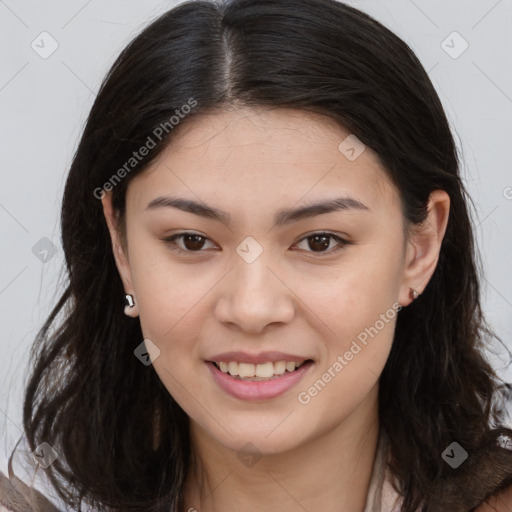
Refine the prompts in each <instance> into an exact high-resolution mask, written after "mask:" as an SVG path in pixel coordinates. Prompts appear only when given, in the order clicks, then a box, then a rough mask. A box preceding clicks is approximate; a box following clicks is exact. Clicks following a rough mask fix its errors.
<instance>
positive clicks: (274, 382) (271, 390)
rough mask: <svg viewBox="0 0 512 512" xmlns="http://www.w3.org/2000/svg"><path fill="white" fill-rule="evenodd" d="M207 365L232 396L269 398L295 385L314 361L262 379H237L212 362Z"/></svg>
mask: <svg viewBox="0 0 512 512" xmlns="http://www.w3.org/2000/svg"><path fill="white" fill-rule="evenodd" d="M207 365H208V368H209V369H210V371H211V372H212V375H213V378H214V379H215V381H216V382H217V384H218V385H219V386H220V387H221V388H222V389H223V390H224V391H225V392H226V393H229V394H230V395H231V396H234V397H235V398H240V399H241V400H268V399H270V398H275V397H276V396H279V395H282V394H283V393H286V391H288V390H289V389H291V388H292V387H293V386H295V385H296V384H297V383H298V382H299V381H300V380H301V379H302V377H304V375H305V374H306V372H308V371H309V369H310V368H311V367H312V366H313V361H307V362H306V363H304V364H303V365H302V366H300V367H299V368H297V369H296V370H295V371H293V372H285V373H283V375H282V376H280V377H277V378H274V379H270V380H260V381H244V380H240V379H235V378H233V377H232V376H231V375H229V374H228V373H224V372H223V371H221V370H219V369H218V368H217V367H216V366H215V365H214V364H213V363H212V362H207Z"/></svg>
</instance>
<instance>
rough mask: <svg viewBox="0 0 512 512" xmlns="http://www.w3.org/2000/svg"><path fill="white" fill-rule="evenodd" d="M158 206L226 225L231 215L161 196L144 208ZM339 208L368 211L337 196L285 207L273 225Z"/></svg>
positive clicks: (334, 210)
mask: <svg viewBox="0 0 512 512" xmlns="http://www.w3.org/2000/svg"><path fill="white" fill-rule="evenodd" d="M159 208H177V209H178V210H182V211H184V212H189V213H193V214H194V215H199V216H200V217H204V218H207V219H212V220H215V221H218V222H222V223H224V224H226V225H229V224H230V222H231V215H230V214H229V213H227V212H225V211H223V210H220V209H218V208H214V207H213V206H209V205H207V204H205V203H200V202H197V201H194V200H192V199H185V198H181V197H172V196H161V197H157V198H155V199H153V200H152V201H150V202H149V203H148V205H147V206H146V210H156V209H159ZM340 210H362V211H365V210H366V211H370V208H368V207H367V206H366V205H365V204H363V203H362V202H361V201H358V200H357V199H354V198H352V197H338V198H334V199H328V200H325V201H318V202H316V203H312V204H309V205H306V206H300V207H297V208H285V209H282V210H279V211H278V212H277V213H276V215H275V216H274V226H283V225H285V224H290V223H292V222H296V221H299V220H303V219H310V218H312V217H316V216H317V215H322V214H325V213H331V212H337V211H340Z"/></svg>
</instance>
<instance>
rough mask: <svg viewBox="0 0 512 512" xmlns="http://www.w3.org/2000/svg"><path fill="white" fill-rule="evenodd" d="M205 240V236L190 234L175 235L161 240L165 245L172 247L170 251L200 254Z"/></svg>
mask: <svg viewBox="0 0 512 512" xmlns="http://www.w3.org/2000/svg"><path fill="white" fill-rule="evenodd" d="M175 240H181V242H182V243H181V244H179V243H176V242H175ZM206 240H208V238H206V237H205V236H203V235H199V234H198V233H191V232H183V233H177V234H175V235H172V236H170V237H167V238H164V239H163V241H164V242H166V243H167V244H169V245H172V246H174V247H171V249H173V250H176V251H181V252H202V251H201V250H202V249H203V248H204V245H205V242H206Z"/></svg>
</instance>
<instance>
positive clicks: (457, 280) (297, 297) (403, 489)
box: [6, 0, 512, 512]
mask: <svg viewBox="0 0 512 512" xmlns="http://www.w3.org/2000/svg"><path fill="white" fill-rule="evenodd" d="M466 202H467V196H466V192H465V190H464V187H463V183H462V181H461V177H460V175H459V168H458V160H457V154H456V149H455V146H454V141H453V137H452V134H451V132H450V129H449V126H448V122H447V119H446V116H445V114H444V112H443V109H442V106H441V103H440V101H439V98H438V96H437V94H436V92H435V90H434V88H433V86H432V84H431V82H430V80H429V78H428V75H427V74H426V72H425V71H424V69H423V68H422V66H421V64H420V63H419V61H418V59H417V58H416V57H415V56H414V54H413V53H412V51H411V50H410V49H409V48H408V46H407V45H406V44H405V43H404V42H403V41H401V40H400V39H399V38H398V37H397V36H395V35H394V34H392V33H391V32H390V31H389V30H387V29H386V28H384V27H383V26H382V25H380V24H379V23H378V22H376V21H375V20H373V19H372V18H370V17H369V16H367V15H365V14H363V13H361V12H360V11H358V10H356V9H354V8H352V7H349V6H347V5H345V4H343V3H339V2H335V1H332V0H294V1H291V2H281V1H279V0H235V1H228V2H225V3H213V2H203V1H195V2H187V3H184V4H181V5H180V6H178V7H176V8H175V9H172V10H171V11H169V12H168V13H166V14H164V15H163V16H162V17H160V18H159V19H158V20H156V21H155V22H154V23H152V24H151V25H150V26H149V27H148V28H147V29H146V30H144V31H143V32H142V33H141V34H140V35H139V36H138V37H136V38H135V39H134V41H133V42H132V43H130V45H129V46H128V47H127V48H126V49H125V50H124V51H123V52H122V53H121V55H120V57H119V58H118V60H117V61H116V63H115V64H114V66H113V67H112V69H111V70H110V72H109V73H108V75H107V77H106V79H105V81H104V83H103V85H102V87H101V90H100V92H99V94H98V97H97V99H96V101H95V103H94V105H93V107H92V110H91V113H90V115H89V118H88V121H87V125H86V127H85V130H84V133H83V135H82V138H81V141H80V145H79V147H78V149H77V152H76V155H75V158H74V161H73V164H72V167H71V170H70V173H69V177H68V180H67V184H66V189H65V193H64V200H63V207H62V237H63V247H64V251H65V255H66V262H67V270H68V272H69V286H68V287H67V289H66V291H65V292H64V294H63V295H62V297H61V299H60V301H59V303H58V304H57V306H56V307H55V309H54V310H53V312H52V314H51V316H50V318H49V319H48V321H47V322H46V324H45V325H44V327H43V329H42V331H41V332H40V334H39V336H38V340H37V344H36V347H35V352H34V355H35V360H34V369H33V373H32V375H31V379H30V382H29V385H28V387H27V391H26V397H25V405H24V427H25V431H26V437H27V440H28V443H29V446H30V450H33V451H34V453H35V456H34V458H35V460H37V461H38V462H39V464H40V465H41V466H47V468H46V474H47V476H48V477H49V480H50V482H51V484H52V486H53V487H54V488H55V489H56V491H57V492H58V494H59V497H60V500H61V502H62V503H63V504H64V506H65V507H69V508H70V509H72V510H79V509H80V504H82V506H84V505H85V506H87V507H89V509H92V510H146V511H147V510H151V511H160V510H162V511H163V510H165V511H168V510H173V511H180V512H181V511H189V512H191V511H194V510H197V511H231V510H244V511H247V512H252V511H256V510H258V511H259V510H269V509H279V510H280V511H285V512H287V511H292V510H310V511H311V510H329V511H331V510H332V511H337V510H340V511H363V510H364V511H365V512H375V511H381V512H388V511H398V510H400V511H402V512H413V511H416V510H422V511H444V510H446V511H450V512H453V511H468V510H478V511H482V510H493V509H497V507H502V509H503V510H509V509H510V507H511V506H512V505H510V503H511V497H510V494H509V495H508V496H507V494H505V493H504V492H505V491H506V489H508V488H509V487H510V485H512V451H511V450H510V449H509V445H508V441H509V440H510V439H512V438H511V437H507V436H512V430H510V429H509V428H507V426H506V421H507V417H506V414H505V411H504V409H505V407H506V406H507V405H509V404H510V386H507V385H505V384H503V383H501V382H500V381H499V379H498V378H497V376H496V375H495V373H494V371H493V369H492V368H491V366H490V365H489V363H488V362H487V361H486V359H485V358H484V356H483V354H482V350H483V347H484V344H485V343H486V342H488V341H489V340H491V339H492V337H493V334H492V332H491V331H490V330H489V329H488V328H487V326H486V324H485V321H484V318H483V315H482V312H481V308H480V298H479V276H478V272H477V266H476V263H475V262H476V255H475V249H474V242H473V234H472V230H471V224H470V220H469V215H468V208H467V204H466ZM44 443H46V444H44ZM38 457H39V459H38ZM6 486H7V484H6ZM12 492H13V495H16V496H18V497H19V495H20V494H21V495H23V491H22V490H20V487H16V489H15V490H13V491H12ZM500 493H501V494H500ZM498 500H499V501H498ZM500 502H501V503H500ZM50 506H51V505H50ZM486 507H493V508H490V509H489V508H486ZM506 507H508V508H506ZM43 509H44V508H43Z"/></svg>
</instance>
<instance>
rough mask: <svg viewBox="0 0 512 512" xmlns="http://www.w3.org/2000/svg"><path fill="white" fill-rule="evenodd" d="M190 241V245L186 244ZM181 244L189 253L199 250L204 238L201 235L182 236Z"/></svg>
mask: <svg viewBox="0 0 512 512" xmlns="http://www.w3.org/2000/svg"><path fill="white" fill-rule="evenodd" d="M190 241H192V244H190V243H187V242H190ZM183 243H184V245H185V247H186V248H187V249H188V250H189V251H195V250H199V249H201V248H202V247H203V245H204V237H203V236H201V235H184V236H183Z"/></svg>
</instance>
